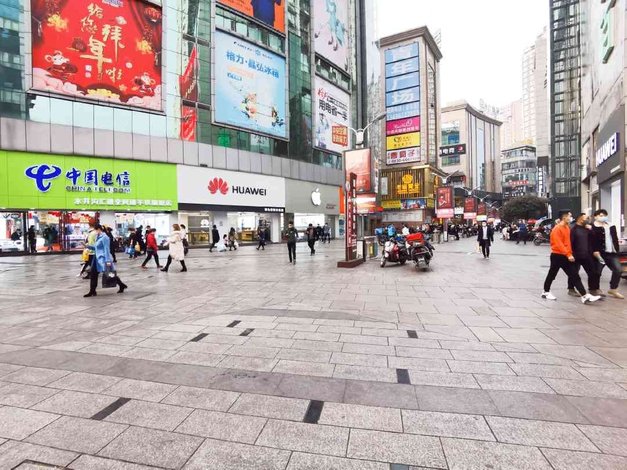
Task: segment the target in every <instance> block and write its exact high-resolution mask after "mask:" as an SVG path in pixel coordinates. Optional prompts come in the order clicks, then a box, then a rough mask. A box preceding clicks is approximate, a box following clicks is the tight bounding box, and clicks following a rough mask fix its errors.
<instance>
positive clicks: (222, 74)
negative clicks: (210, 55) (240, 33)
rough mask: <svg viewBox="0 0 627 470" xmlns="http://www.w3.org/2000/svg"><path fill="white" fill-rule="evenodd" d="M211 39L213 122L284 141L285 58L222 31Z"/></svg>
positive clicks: (285, 111)
mask: <svg viewBox="0 0 627 470" xmlns="http://www.w3.org/2000/svg"><path fill="white" fill-rule="evenodd" d="M214 39H215V66H214V77H215V113H214V121H215V122H216V123H219V124H226V125H229V126H234V127H240V128H243V129H247V130H251V131H253V132H260V133H263V134H270V135H272V136H276V137H281V138H287V124H286V118H287V109H286V108H287V107H286V80H287V79H286V65H285V58H284V57H281V56H279V55H277V54H274V53H272V52H270V51H268V50H266V49H263V48H261V47H258V46H256V45H254V44H251V43H249V42H247V41H244V40H242V39H239V38H237V37H235V36H231V35H230V34H226V33H224V32H222V31H216V32H215V35H214Z"/></svg>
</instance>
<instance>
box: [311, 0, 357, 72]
mask: <svg viewBox="0 0 627 470" xmlns="http://www.w3.org/2000/svg"><path fill="white" fill-rule="evenodd" d="M313 14H314V47H315V50H316V54H318V55H320V56H321V57H324V58H325V59H326V60H328V61H329V62H331V63H333V64H335V65H337V66H338V67H339V68H340V69H342V70H344V71H346V72H348V70H349V62H348V48H349V32H348V0H313Z"/></svg>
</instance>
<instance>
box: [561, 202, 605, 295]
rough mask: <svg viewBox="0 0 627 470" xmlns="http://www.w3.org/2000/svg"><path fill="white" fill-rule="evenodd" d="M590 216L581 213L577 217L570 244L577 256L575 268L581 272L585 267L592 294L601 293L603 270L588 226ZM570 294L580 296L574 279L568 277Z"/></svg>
mask: <svg viewBox="0 0 627 470" xmlns="http://www.w3.org/2000/svg"><path fill="white" fill-rule="evenodd" d="M587 219H588V216H587V215H586V214H579V215H578V216H577V219H575V225H574V226H573V228H572V229H571V230H570V244H571V247H572V249H573V256H574V257H575V270H576V271H577V273H579V268H580V267H583V269H584V271H586V274H587V275H588V290H589V291H590V293H591V294H592V295H601V291H600V289H599V283H600V280H601V270H600V269H599V262H598V261H597V260H596V259H595V258H594V256H593V252H594V249H593V243H594V241H593V235H592V231H591V230H590V228H588V226H587V225H588V220H587ZM568 295H572V296H573V297H579V293H577V291H576V290H575V286H574V284H573V283H572V280H571V279H570V278H569V279H568Z"/></svg>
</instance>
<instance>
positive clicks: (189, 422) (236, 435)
mask: <svg viewBox="0 0 627 470" xmlns="http://www.w3.org/2000/svg"><path fill="white" fill-rule="evenodd" d="M266 421H267V420H266V419H265V418H257V417H253V416H242V415H237V414H232V413H223V412H220V411H208V410H194V411H193V412H192V413H191V414H190V415H189V416H188V417H187V418H186V419H185V421H183V423H181V425H180V426H178V427H177V428H176V432H180V433H182V434H192V435H195V436H202V437H210V438H213V439H221V440H225V441H234V442H243V443H246V444H254V442H255V440H256V439H257V437H258V436H259V433H260V432H261V430H262V429H263V427H264V425H265V424H266Z"/></svg>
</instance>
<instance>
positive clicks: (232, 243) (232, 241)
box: [229, 227, 237, 251]
mask: <svg viewBox="0 0 627 470" xmlns="http://www.w3.org/2000/svg"><path fill="white" fill-rule="evenodd" d="M235 238H236V236H235V229H234V228H233V227H231V230H229V251H231V248H233V249H235V250H237V245H236V243H237V241H236V240H235Z"/></svg>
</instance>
